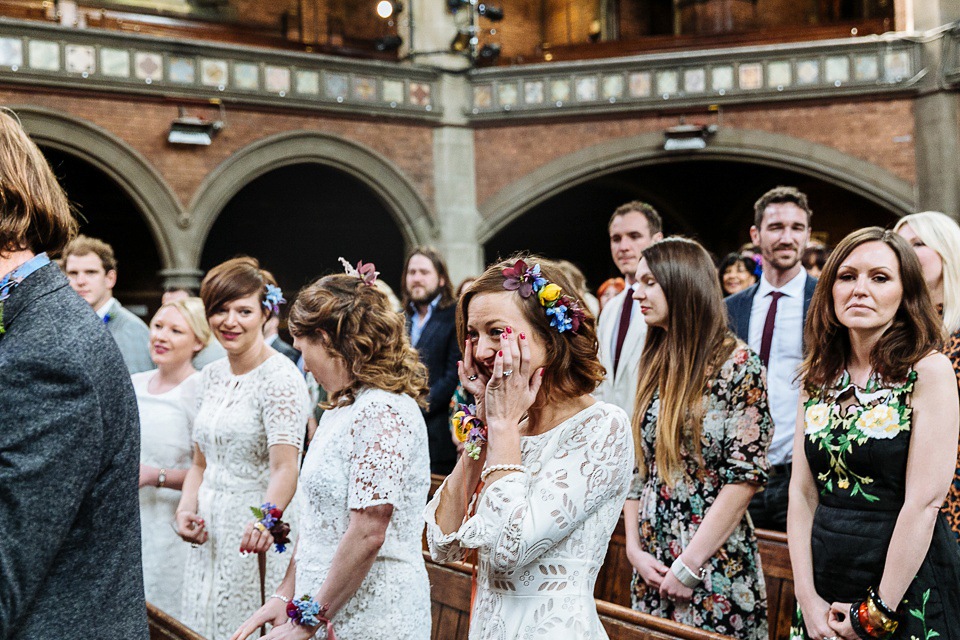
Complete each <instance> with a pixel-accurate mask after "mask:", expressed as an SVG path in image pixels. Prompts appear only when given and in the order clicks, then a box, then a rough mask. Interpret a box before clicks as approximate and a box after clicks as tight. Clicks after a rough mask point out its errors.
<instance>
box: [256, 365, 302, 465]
mask: <svg viewBox="0 0 960 640" xmlns="http://www.w3.org/2000/svg"><path fill="white" fill-rule="evenodd" d="M274 357H276V356H274ZM287 362H288V363H289V361H287ZM306 395H307V385H306V383H305V382H304V381H303V378H302V377H301V376H300V374H299V372H298V371H296V369H291V368H288V367H279V368H276V369H274V370H272V371H270V372H268V375H266V376H264V380H263V387H262V390H261V397H260V401H261V405H260V406H261V407H262V409H261V411H262V416H263V428H264V430H265V431H266V432H267V446H269V447H272V446H273V445H275V444H289V445H292V446H294V447H296V448H297V449H302V448H303V433H304V430H305V429H306V424H307V417H306V415H304V411H305V409H306V406H307V400H306Z"/></svg>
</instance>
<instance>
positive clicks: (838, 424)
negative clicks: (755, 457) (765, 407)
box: [787, 227, 960, 640]
mask: <svg viewBox="0 0 960 640" xmlns="http://www.w3.org/2000/svg"><path fill="white" fill-rule="evenodd" d="M805 333H806V335H805V339H806V340H805V341H806V344H807V349H808V353H807V357H806V359H805V360H804V363H803V366H802V368H801V375H802V379H803V387H804V391H803V393H802V394H801V399H800V407H799V409H798V415H797V425H798V426H797V432H796V437H795V439H794V453H793V474H792V478H791V482H790V504H789V510H788V514H787V534H788V538H789V543H790V559H791V563H792V565H793V575H794V585H795V590H796V595H797V603H798V611H797V614H798V616H797V620H796V621H795V624H794V626H793V628H792V630H791V638H792V639H794V640H801V639H804V638H808V639H810V640H823V639H825V638H827V639H829V638H844V639H845V640H857V639H858V638H862V639H864V640H867V639H869V638H883V639H890V640H898V639H901V638H902V639H904V640H907V639H910V638H921V639H925V640H930V639H931V638H934V637H937V638H939V639H940V640H956V639H957V638H960V628H958V627H957V624H956V623H957V620H960V589H958V588H957V585H960V549H958V547H957V544H956V541H955V539H954V537H953V534H952V533H951V531H950V529H949V527H948V525H947V521H946V519H945V518H944V516H943V515H942V514H941V513H940V506H941V505H942V504H943V499H944V496H945V495H946V493H947V488H948V487H949V485H950V480H951V478H953V475H954V471H955V469H956V451H957V450H956V444H957V438H958V432H960V427H958V425H960V405H958V397H957V395H958V394H957V383H956V378H955V375H954V371H953V368H952V367H951V365H950V361H949V360H948V359H947V358H946V357H945V356H944V355H943V354H941V353H938V352H937V351H936V350H937V349H938V348H939V346H940V344H941V342H942V334H943V329H942V322H941V320H940V318H939V317H938V316H937V313H936V310H935V307H934V305H933V303H932V302H931V299H930V293H929V292H928V288H927V287H926V286H924V272H923V270H922V267H921V262H920V261H919V260H918V259H917V253H915V252H914V251H912V250H911V249H910V246H909V244H908V243H907V241H906V240H905V239H904V238H902V237H901V236H899V235H897V234H896V233H894V232H892V231H885V230H883V229H881V228H879V227H869V228H866V229H861V230H859V231H855V232H853V233H851V234H850V235H848V236H847V237H846V238H844V239H843V241H841V242H840V244H839V245H837V248H836V249H834V251H833V253H832V254H831V255H830V257H829V258H828V259H827V262H826V264H825V265H824V269H823V273H822V274H821V277H820V280H819V282H818V283H817V289H816V291H815V293H814V295H813V300H812V301H811V304H810V312H809V315H808V320H807V326H806V329H805ZM801 425H802V428H801Z"/></svg>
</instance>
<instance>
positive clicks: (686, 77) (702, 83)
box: [683, 69, 707, 93]
mask: <svg viewBox="0 0 960 640" xmlns="http://www.w3.org/2000/svg"><path fill="white" fill-rule="evenodd" d="M683 90H684V91H685V92H687V93H703V92H704V91H706V90H707V70H706V69H687V70H686V71H684V72H683Z"/></svg>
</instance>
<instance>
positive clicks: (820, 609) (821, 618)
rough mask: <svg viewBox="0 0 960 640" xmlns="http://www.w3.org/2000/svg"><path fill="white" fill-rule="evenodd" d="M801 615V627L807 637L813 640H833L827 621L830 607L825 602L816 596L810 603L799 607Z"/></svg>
mask: <svg viewBox="0 0 960 640" xmlns="http://www.w3.org/2000/svg"><path fill="white" fill-rule="evenodd" d="M800 610H801V612H802V613H803V626H804V627H806V629H807V636H809V637H810V638H813V639H814V640H825V639H830V638H833V636H834V635H835V634H836V632H834V630H833V629H832V628H831V627H830V625H829V624H828V622H827V620H828V617H829V614H830V605H829V604H828V603H827V601H826V600H824V599H823V598H821V597H819V596H817V597H816V598H814V599H813V601H812V602H805V603H803V604H801V605H800Z"/></svg>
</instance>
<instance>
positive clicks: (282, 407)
mask: <svg viewBox="0 0 960 640" xmlns="http://www.w3.org/2000/svg"><path fill="white" fill-rule="evenodd" d="M306 406H307V387H306V384H305V383H304V380H303V376H302V375H301V374H300V372H299V371H298V370H297V367H296V365H295V364H293V363H292V362H290V360H289V359H288V358H287V357H286V356H283V355H280V354H274V355H272V356H271V357H269V358H268V359H267V360H266V361H264V362H263V363H262V364H261V365H260V366H258V367H257V368H255V369H253V370H252V371H249V372H248V373H245V374H243V375H233V373H231V371H230V363H229V360H228V359H227V358H223V359H221V360H217V361H215V362H212V363H210V364H209V365H207V366H206V367H204V369H203V372H202V381H201V389H200V406H199V411H198V412H197V417H196V420H195V421H194V429H193V439H194V442H195V443H196V444H197V446H198V447H199V448H200V451H201V452H202V453H203V455H204V457H205V458H206V465H207V466H206V469H205V470H204V474H203V482H202V483H201V485H200V490H199V492H198V496H197V498H198V507H199V509H198V510H199V515H200V517H201V518H203V520H204V522H205V524H206V529H207V531H208V533H209V534H210V538H209V539H208V540H207V542H206V543H205V544H202V545H199V546H198V547H196V548H192V549H190V553H189V555H188V557H187V568H186V571H185V573H184V584H183V598H182V607H181V609H182V612H183V617H182V620H183V622H184V623H185V624H186V625H187V626H189V627H190V628H192V629H193V630H194V631H197V632H198V633H200V634H201V635H203V636H205V637H207V638H209V639H210V640H221V639H225V638H229V637H230V636H231V635H232V634H233V632H234V631H236V629H237V627H239V626H240V625H241V624H242V623H243V621H244V620H246V619H247V617H249V616H250V615H251V614H252V613H253V612H254V611H256V610H257V609H258V608H259V607H260V606H261V586H260V569H259V566H258V560H257V555H256V554H248V555H246V556H245V557H243V556H241V555H240V539H241V538H242V537H243V530H244V527H246V525H247V524H248V523H249V522H250V521H251V520H253V514H252V513H251V512H250V507H252V506H256V507H258V506H260V505H261V504H262V503H263V501H264V498H265V495H266V491H267V484H268V483H269V481H270V461H269V451H268V449H269V447H271V446H274V445H290V446H294V447H296V448H297V449H298V450H299V449H302V447H303V433H304V429H305V425H306V413H305V408H306ZM295 515H296V506H295V502H291V504H290V505H289V506H288V507H287V509H286V511H285V513H284V518H283V519H284V520H285V521H286V522H288V523H290V526H291V533H290V538H291V540H295V539H296V535H297V532H298V528H297V523H296V517H295ZM184 544H186V543H184ZM291 552H292V545H290V547H289V548H288V550H287V551H286V553H282V554H280V553H277V552H276V551H274V550H273V548H271V550H270V551H268V552H266V554H265V556H266V571H265V576H264V577H265V580H264V583H265V584H264V591H265V593H266V595H267V596H268V597H269V596H270V594H272V593H273V592H274V591H275V590H276V588H277V586H278V585H279V584H280V581H281V580H282V579H283V574H284V572H285V571H286V568H287V564H288V563H289V561H290V554H291Z"/></svg>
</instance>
